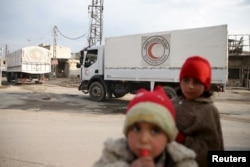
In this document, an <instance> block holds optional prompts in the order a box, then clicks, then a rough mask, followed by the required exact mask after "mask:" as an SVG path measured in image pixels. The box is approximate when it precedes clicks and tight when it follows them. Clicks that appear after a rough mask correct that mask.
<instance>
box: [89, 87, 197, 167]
mask: <svg viewBox="0 0 250 167" xmlns="http://www.w3.org/2000/svg"><path fill="white" fill-rule="evenodd" d="M123 133H124V135H125V138H120V139H108V140H107V141H106V142H105V143H104V150H103V153H102V156H101V158H100V159H99V160H98V161H97V162H96V163H95V164H94V167H111V166H112V167H170V166H171V167H174V166H178V167H191V166H197V163H196V161H195V153H194V151H193V150H191V149H188V148H187V147H185V146H183V145H182V144H178V143H177V142H175V141H174V140H175V137H176V134H177V133H178V131H177V128H176V125H175V111H174V108H173V104H172V103H171V100H170V99H169V98H168V97H167V96H166V94H165V92H164V91H163V89H162V87H160V86H158V87H156V89H155V90H154V91H153V92H150V91H147V90H144V89H141V90H140V91H139V92H138V93H137V94H136V96H135V97H134V98H133V99H132V100H131V101H130V103H129V104H128V108H127V112H126V119H125V122H124V128H123Z"/></svg>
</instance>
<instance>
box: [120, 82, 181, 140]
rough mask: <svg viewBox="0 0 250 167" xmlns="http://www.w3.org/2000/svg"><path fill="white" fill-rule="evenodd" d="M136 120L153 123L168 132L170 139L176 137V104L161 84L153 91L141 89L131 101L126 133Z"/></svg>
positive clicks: (125, 124)
mask: <svg viewBox="0 0 250 167" xmlns="http://www.w3.org/2000/svg"><path fill="white" fill-rule="evenodd" d="M136 122H149V123H153V124H155V125H157V126H159V127H160V128H161V129H162V130H163V131H164V132H165V133H166V134H167V136H168V138H169V140H170V141H173V140H174V139H175V137H176V134H177V132H178V130H177V128H176V124H175V110H174V106H173V104H172V102H171V100H170V99H169V98H168V97H167V95H166V94H165V92H164V90H163V88H162V87H161V86H157V87H156V88H155V90H154V91H153V92H150V91H147V90H145V89H140V90H139V91H138V93H137V94H136V96H135V97H134V98H133V99H132V100H131V101H130V103H129V104H128V108H127V117H126V120H125V123H124V129H123V132H124V134H125V135H127V130H128V128H129V127H130V126H131V125H133V124H134V123H136Z"/></svg>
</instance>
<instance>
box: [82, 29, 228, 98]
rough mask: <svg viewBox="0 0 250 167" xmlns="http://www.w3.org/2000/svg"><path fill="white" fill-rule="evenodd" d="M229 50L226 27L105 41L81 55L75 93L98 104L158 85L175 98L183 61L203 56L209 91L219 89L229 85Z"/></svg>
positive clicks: (149, 34) (159, 33) (124, 37)
mask: <svg viewBox="0 0 250 167" xmlns="http://www.w3.org/2000/svg"><path fill="white" fill-rule="evenodd" d="M227 51H228V50H227V25H218V26H211V27H201V28H192V29H184V30H174V31H166V32H155V33H147V34H137V35H127V36H120V37H111V38H106V39H105V46H91V47H89V48H87V49H86V56H85V55H82V56H81V57H82V60H80V62H82V63H81V64H78V67H79V68H81V72H80V78H81V80H82V82H81V84H80V86H79V88H78V89H79V90H81V91H83V92H84V93H89V95H90V97H91V99H92V100H94V101H102V100H104V99H105V98H106V97H109V98H110V97H116V98H119V97H123V96H124V95H126V94H127V93H132V94H134V93H136V91H137V90H138V89H139V88H145V89H148V90H153V89H154V87H155V86H156V85H161V86H163V87H164V89H165V92H166V94H167V95H168V96H169V97H174V96H176V91H175V90H176V88H177V87H178V86H179V72H180V68H181V66H182V64H183V62H184V61H185V59H186V58H187V57H189V56H193V55H201V56H203V57H205V58H207V59H208V60H209V61H210V63H211V66H212V89H213V90H217V88H216V86H217V85H218V84H220V85H223V86H225V84H226V82H227V71H228V52H227ZM82 54H84V53H82Z"/></svg>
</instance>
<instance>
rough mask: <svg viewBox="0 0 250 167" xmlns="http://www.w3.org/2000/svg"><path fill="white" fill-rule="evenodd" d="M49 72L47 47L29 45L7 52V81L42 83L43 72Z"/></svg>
mask: <svg viewBox="0 0 250 167" xmlns="http://www.w3.org/2000/svg"><path fill="white" fill-rule="evenodd" d="M50 72H51V58H50V52H49V50H48V49H45V48H42V47H38V46H29V47H24V48H22V49H19V50H17V51H15V52H13V53H10V54H7V71H6V77H7V80H8V82H11V81H15V83H32V82H34V83H42V82H44V81H45V77H44V74H46V73H50Z"/></svg>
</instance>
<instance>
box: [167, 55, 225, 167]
mask: <svg viewBox="0 0 250 167" xmlns="http://www.w3.org/2000/svg"><path fill="white" fill-rule="evenodd" d="M179 78H180V90H178V91H177V95H178V97H176V98H174V99H173V100H172V101H173V103H174V106H175V110H176V124H177V127H178V129H179V131H180V132H179V134H178V135H177V138H176V140H177V141H178V142H180V143H182V144H184V145H185V146H187V147H188V148H190V149H192V150H194V151H195V152H196V155H197V157H196V160H197V162H198V165H199V166H201V167H206V166H207V155H208V151H209V150H224V145H223V136H222V130H221V123H220V117H219V112H218V110H217V108H216V107H215V106H214V105H213V99H212V93H211V92H209V88H210V84H211V67H210V64H209V62H208V61H207V60H206V59H204V58H202V57H200V56H192V57H189V58H188V59H187V60H186V61H185V62H184V64H183V66H182V68H181V71H180V76H179Z"/></svg>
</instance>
